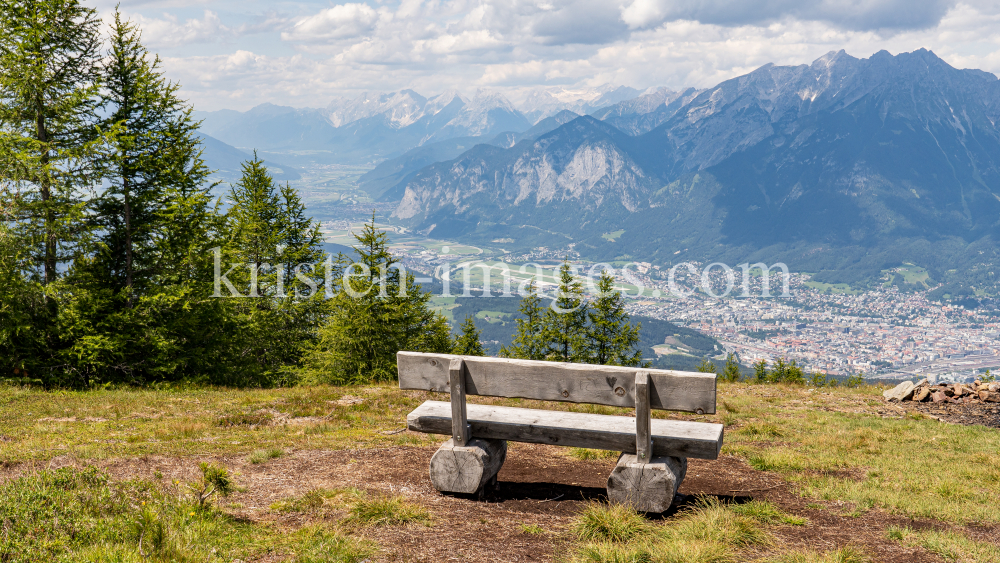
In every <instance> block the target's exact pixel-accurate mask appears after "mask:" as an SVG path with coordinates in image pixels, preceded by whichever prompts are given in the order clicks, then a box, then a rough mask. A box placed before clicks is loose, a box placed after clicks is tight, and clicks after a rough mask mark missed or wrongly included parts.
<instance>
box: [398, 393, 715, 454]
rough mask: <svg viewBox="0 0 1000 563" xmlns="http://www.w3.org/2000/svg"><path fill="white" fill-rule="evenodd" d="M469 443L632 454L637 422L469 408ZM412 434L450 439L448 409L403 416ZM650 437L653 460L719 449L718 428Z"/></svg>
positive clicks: (663, 430)
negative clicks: (482, 441)
mask: <svg viewBox="0 0 1000 563" xmlns="http://www.w3.org/2000/svg"><path fill="white" fill-rule="evenodd" d="M466 408H467V412H468V417H469V427H470V428H471V430H472V437H473V438H489V439H494V440H512V441H515V442H530V443H535V444H554V445H557V446H574V447H579V448H596V449H602V450H612V451H617V452H624V453H628V454H634V453H635V419H634V418H632V417H629V416H609V415H603V414H588V413H576V412H561V411H546V410H538V409H522V408H517V407H498V406H491V405H476V404H469V405H467V406H466ZM406 423H407V427H408V428H409V429H410V430H413V431H415V432H425V433H428V434H445V435H447V434H451V405H450V404H449V403H445V402H442V401H426V402H425V403H424V404H422V405H420V406H419V407H417V409H416V410H414V411H413V412H411V413H410V414H409V415H408V416H407V417H406ZM650 437H651V441H652V444H653V453H652V455H653V456H654V457H656V456H676V457H691V458H699V459H716V458H718V457H719V451H720V450H721V449H722V437H723V427H722V425H721V424H711V423H707V422H689V421H684V420H660V419H653V420H652V421H651V424H650Z"/></svg>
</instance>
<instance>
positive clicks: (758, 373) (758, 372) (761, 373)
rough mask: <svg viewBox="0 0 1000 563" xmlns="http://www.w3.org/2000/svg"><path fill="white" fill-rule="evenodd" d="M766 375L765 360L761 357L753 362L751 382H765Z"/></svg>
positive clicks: (766, 379)
mask: <svg viewBox="0 0 1000 563" xmlns="http://www.w3.org/2000/svg"><path fill="white" fill-rule="evenodd" d="M768 377H769V375H768V373H767V360H765V359H763V358H762V359H761V360H760V361H759V362H756V363H754V364H753V382H754V383H767V381H768Z"/></svg>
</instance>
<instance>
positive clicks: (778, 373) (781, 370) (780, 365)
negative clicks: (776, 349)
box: [767, 357, 788, 383]
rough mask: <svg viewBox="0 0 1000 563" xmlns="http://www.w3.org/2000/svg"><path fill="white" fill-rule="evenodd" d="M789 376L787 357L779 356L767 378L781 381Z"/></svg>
mask: <svg viewBox="0 0 1000 563" xmlns="http://www.w3.org/2000/svg"><path fill="white" fill-rule="evenodd" d="M787 378H788V364H786V363H785V358H781V357H779V358H778V359H776V360H774V367H773V368H771V372H770V373H769V374H768V377H767V380H768V381H769V382H771V383H781V382H783V381H785V380H787Z"/></svg>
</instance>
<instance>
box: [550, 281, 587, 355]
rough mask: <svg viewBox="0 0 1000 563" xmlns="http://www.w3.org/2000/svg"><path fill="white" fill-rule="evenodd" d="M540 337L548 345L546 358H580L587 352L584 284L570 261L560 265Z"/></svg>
mask: <svg viewBox="0 0 1000 563" xmlns="http://www.w3.org/2000/svg"><path fill="white" fill-rule="evenodd" d="M542 337H543V339H544V340H545V342H546V343H547V345H548V351H547V353H546V359H548V360H552V361H557V362H583V361H586V360H587V358H588V356H589V354H590V351H589V349H588V342H587V304H586V303H585V302H584V300H583V284H582V283H581V282H580V281H579V280H577V279H576V278H574V277H573V271H572V269H571V268H570V265H569V262H563V265H562V267H561V268H560V269H559V290H558V293H557V295H556V298H555V300H554V302H553V303H552V305H551V306H550V307H549V308H548V309H546V311H545V315H544V316H543V320H542Z"/></svg>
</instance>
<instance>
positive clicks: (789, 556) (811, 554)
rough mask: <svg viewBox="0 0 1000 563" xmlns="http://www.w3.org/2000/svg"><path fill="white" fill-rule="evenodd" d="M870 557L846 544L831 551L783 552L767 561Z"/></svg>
mask: <svg viewBox="0 0 1000 563" xmlns="http://www.w3.org/2000/svg"><path fill="white" fill-rule="evenodd" d="M870 561H871V558H870V557H868V556H867V555H866V554H865V553H864V551H862V550H861V549H859V548H856V547H852V546H846V547H842V548H840V549H835V550H833V551H826V552H817V551H793V552H790V553H784V554H781V555H779V556H778V557H775V558H773V559H768V563H870Z"/></svg>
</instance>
